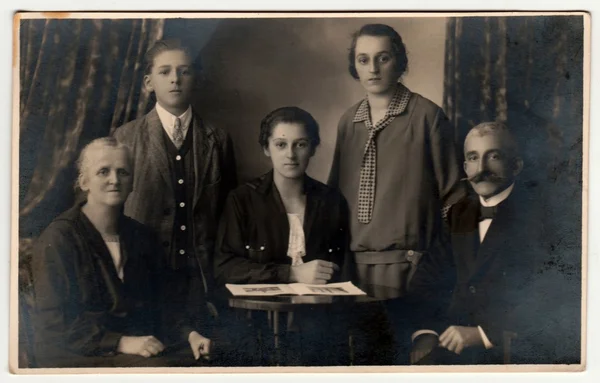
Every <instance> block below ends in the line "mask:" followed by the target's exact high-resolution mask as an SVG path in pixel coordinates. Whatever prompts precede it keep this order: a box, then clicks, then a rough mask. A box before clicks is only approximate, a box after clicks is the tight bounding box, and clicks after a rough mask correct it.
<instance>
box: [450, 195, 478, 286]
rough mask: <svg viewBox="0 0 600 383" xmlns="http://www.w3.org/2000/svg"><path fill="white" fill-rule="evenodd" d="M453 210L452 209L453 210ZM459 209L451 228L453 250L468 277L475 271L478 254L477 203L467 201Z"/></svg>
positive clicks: (472, 200)
mask: <svg viewBox="0 0 600 383" xmlns="http://www.w3.org/2000/svg"><path fill="white" fill-rule="evenodd" d="M454 209H455V208H453V210H454ZM456 209H459V214H458V215H457V219H456V221H455V222H454V223H453V228H452V232H453V235H452V242H453V244H452V245H453V248H454V249H455V251H456V252H457V255H456V256H457V257H460V258H461V259H462V262H461V263H462V264H464V265H466V267H467V269H468V270H467V272H468V275H472V274H473V272H474V271H475V270H476V264H477V258H478V252H479V247H480V244H479V201H477V200H475V199H469V200H467V201H465V203H464V204H461V205H459V206H457V207H456Z"/></svg>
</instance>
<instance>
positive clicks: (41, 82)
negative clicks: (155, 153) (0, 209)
mask: <svg viewBox="0 0 600 383" xmlns="http://www.w3.org/2000/svg"><path fill="white" fill-rule="evenodd" d="M163 26H164V21H163V20H144V19H140V20H83V19H72V20H71V19H68V20H66V19H62V20H56V19H47V20H23V21H21V28H20V44H21V45H20V49H21V55H20V58H21V63H20V64H21V65H20V80H21V84H20V85H21V93H20V169H19V172H20V173H19V174H20V179H19V215H20V219H19V222H20V237H21V238H24V239H25V238H29V237H35V236H37V235H39V234H40V232H41V230H43V229H44V228H45V227H46V226H47V225H48V224H49V223H50V221H51V220H52V219H53V218H54V217H55V216H56V215H57V214H59V213H60V212H62V211H64V210H66V209H67V208H68V207H70V206H71V205H72V203H73V199H74V190H73V181H74V179H75V167H74V163H75V160H76V158H77V156H78V154H79V151H80V150H81V148H82V147H83V146H84V145H85V144H87V143H88V142H90V141H91V140H93V139H95V138H97V137H101V136H106V135H108V134H109V133H110V132H111V130H112V129H114V128H115V127H117V126H119V125H121V124H122V123H124V122H127V121H129V120H132V119H134V118H137V117H138V116H141V115H143V114H144V113H146V112H147V109H148V106H149V95H148V93H147V92H145V91H144V90H143V89H142V87H141V84H142V77H143V70H144V68H143V65H142V60H143V55H144V53H145V52H146V50H147V49H148V47H149V46H150V45H151V44H152V43H154V41H156V40H157V39H160V38H161V37H162V34H163Z"/></svg>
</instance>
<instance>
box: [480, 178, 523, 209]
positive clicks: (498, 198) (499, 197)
mask: <svg viewBox="0 0 600 383" xmlns="http://www.w3.org/2000/svg"><path fill="white" fill-rule="evenodd" d="M514 187H515V184H514V183H513V184H512V185H510V186H509V187H507V188H506V189H505V190H503V191H502V192H500V193H498V194H496V195H495V196H492V197H490V198H489V199H488V200H487V201H486V200H485V199H484V198H483V197H482V196H479V202H481V205H482V206H487V207H491V206H496V205H499V204H500V203H501V202H503V201H504V200H505V199H507V198H508V196H509V195H510V193H512V191H513V189H514Z"/></svg>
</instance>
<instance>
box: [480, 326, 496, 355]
mask: <svg viewBox="0 0 600 383" xmlns="http://www.w3.org/2000/svg"><path fill="white" fill-rule="evenodd" d="M477 329H479V334H480V335H481V339H482V340H483V345H484V346H485V348H486V349H487V350H489V349H490V348H492V347H494V345H493V344H492V342H490V340H489V339H488V337H487V335H485V332H484V331H483V329H482V328H481V326H477Z"/></svg>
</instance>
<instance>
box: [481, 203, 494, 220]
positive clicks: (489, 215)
mask: <svg viewBox="0 0 600 383" xmlns="http://www.w3.org/2000/svg"><path fill="white" fill-rule="evenodd" d="M496 210H497V207H496V206H479V220H480V221H483V220H484V219H494V217H495V216H496Z"/></svg>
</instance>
